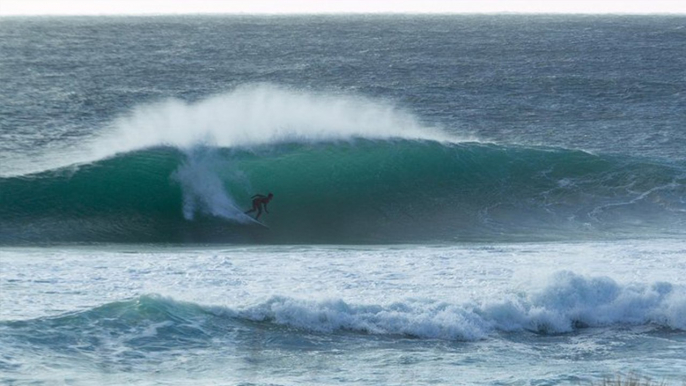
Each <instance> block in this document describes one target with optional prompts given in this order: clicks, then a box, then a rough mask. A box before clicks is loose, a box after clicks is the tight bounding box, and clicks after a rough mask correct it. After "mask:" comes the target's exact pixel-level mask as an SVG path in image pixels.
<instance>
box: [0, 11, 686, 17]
mask: <svg viewBox="0 0 686 386" xmlns="http://www.w3.org/2000/svg"><path fill="white" fill-rule="evenodd" d="M358 15H359V16H372V15H380V16H383V15H386V16H389V15H409V16H422V15H426V16H454V15H470V16H476V15H544V16H575V15H578V16H686V11H656V12H626V11H625V12H621V11H606V12H597V11H596V12H593V11H574V12H554V11H474V12H461V11H444V12H438V11H419V12H417V11H372V12H369V11H348V12H321V11H311V12H308V11H303V12H231V11H227V12H202V11H199V12H137V13H126V12H121V13H116V12H115V13H13V14H0V18H4V17H75V16H82V17H107V16H114V17H121V16H134V17H146V16H358Z"/></svg>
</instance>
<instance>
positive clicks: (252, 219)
mask: <svg viewBox="0 0 686 386" xmlns="http://www.w3.org/2000/svg"><path fill="white" fill-rule="evenodd" d="M244 216H245V218H247V219H248V220H250V222H251V223H252V224H257V225H260V226H263V227H265V228H267V229H269V227H268V226H266V225H265V224H264V223H262V222H260V221H258V220H255V219H254V218H252V217H250V216H248V215H247V214H244Z"/></svg>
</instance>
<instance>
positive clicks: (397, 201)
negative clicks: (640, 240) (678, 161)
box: [0, 139, 686, 243]
mask: <svg viewBox="0 0 686 386" xmlns="http://www.w3.org/2000/svg"><path fill="white" fill-rule="evenodd" d="M0 192H2V195H1V196H2V201H3V202H2V205H0V218H1V220H0V241H2V242H4V243H13V242H35V241H46V242H53V241H67V242H94V241H116V242H188V241H197V242H207V241H221V242H241V243H246V242H247V243H251V242H259V243H264V242H274V243H349V242H356V243H359V242H363V243H364V242H370V243H385V242H390V243H394V242H407V241H413V242H415V241H426V242H431V241H451V240H457V241H460V240H479V239H501V238H502V239H506V240H513V239H537V240H541V239H543V240H545V239H558V238H565V237H583V236H587V237H596V236H598V235H601V236H602V235H634V236H635V235H637V234H650V233H655V232H658V233H661V234H663V235H664V234H674V233H676V234H679V232H682V231H683V228H684V227H683V225H684V224H686V202H685V201H684V197H686V173H685V171H684V167H683V165H675V164H659V163H654V162H649V161H646V160H640V159H634V158H627V157H622V156H602V155H601V156H598V155H592V154H588V153H585V152H581V151H571V150H564V149H546V148H531V147H518V146H498V145H489V144H479V143H446V142H436V141H431V140H415V139H385V140H371V139H351V140H348V141H318V142H309V141H307V142H284V143H275V144H268V145H262V146H254V147H250V148H227V147H216V146H196V147H192V148H187V149H180V148H178V147H170V146H166V147H164V146H158V147H153V148H148V149H143V150H136V151H130V152H125V153H121V154H119V155H117V156H114V157H111V158H107V159H103V160H100V161H96V162H92V163H88V164H85V165H81V166H76V165H75V166H72V167H67V168H61V169H58V170H51V171H45V172H41V173H37V174H31V175H25V176H16V177H6V178H2V179H0ZM267 192H273V193H274V195H275V198H274V200H273V201H272V203H270V205H269V210H270V214H265V215H263V216H264V217H262V220H264V221H265V222H266V223H267V224H268V225H269V226H270V228H271V229H270V230H265V229H263V228H261V227H256V226H254V225H250V223H249V222H248V221H247V220H246V218H245V216H244V215H242V211H243V210H244V209H246V208H247V207H249V202H250V196H251V195H252V194H254V193H265V194H266V193H267Z"/></svg>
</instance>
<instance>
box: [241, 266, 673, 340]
mask: <svg viewBox="0 0 686 386" xmlns="http://www.w3.org/2000/svg"><path fill="white" fill-rule="evenodd" d="M230 313H231V314H235V315H236V316H239V317H243V318H247V319H249V320H255V321H269V322H273V323H276V324H279V325H286V326H290V327H295V328H300V329H304V330H308V331H316V332H332V331H336V330H347V331H357V332H364V333H370V334H391V335H393V334H399V335H409V336H415V337H419V338H432V339H450V340H478V339H484V338H486V337H488V336H489V334H492V333H494V332H496V331H502V332H523V331H530V332H535V333H566V332H571V331H573V330H574V329H576V328H581V327H606V326H614V325H655V326H659V327H663V328H670V329H676V330H686V288H683V287H677V286H674V285H672V284H669V283H660V282H658V283H654V284H651V285H645V284H626V285H622V284H618V283H617V282H615V281H614V280H612V279H610V278H607V277H586V276H581V275H578V274H575V273H572V272H568V271H563V272H559V273H557V274H555V275H554V276H553V277H552V278H551V280H550V284H549V285H548V286H546V287H545V288H544V289H542V290H541V291H539V292H532V293H529V294H526V293H525V294H512V295H510V296H508V297H507V298H504V299H488V300H482V301H469V302H465V303H463V304H450V303H446V302H442V301H440V300H428V299H423V300H420V299H410V300H404V301H402V302H395V303H392V304H386V305H363V304H350V303H347V302H345V301H343V300H340V299H337V300H324V301H314V300H303V299H294V298H289V297H280V296H276V297H273V298H271V299H269V300H267V301H265V302H263V303H261V304H257V305H254V306H251V307H247V308H245V309H242V310H239V311H230Z"/></svg>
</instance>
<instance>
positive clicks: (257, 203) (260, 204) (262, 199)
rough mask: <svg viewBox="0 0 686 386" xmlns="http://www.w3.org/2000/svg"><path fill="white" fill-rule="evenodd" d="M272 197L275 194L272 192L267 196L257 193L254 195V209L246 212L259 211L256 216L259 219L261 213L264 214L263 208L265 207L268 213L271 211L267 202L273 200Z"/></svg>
mask: <svg viewBox="0 0 686 386" xmlns="http://www.w3.org/2000/svg"><path fill="white" fill-rule="evenodd" d="M272 197H274V195H273V194H271V193H269V194H268V195H267V196H264V195H262V194H256V195H254V196H252V209H250V210H248V211H246V212H245V214H248V213H252V212H254V211H257V216H255V220H259V219H260V215H261V214H262V208H264V211H265V212H266V213H269V211H268V210H267V204H269V201H271V200H272Z"/></svg>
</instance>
